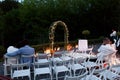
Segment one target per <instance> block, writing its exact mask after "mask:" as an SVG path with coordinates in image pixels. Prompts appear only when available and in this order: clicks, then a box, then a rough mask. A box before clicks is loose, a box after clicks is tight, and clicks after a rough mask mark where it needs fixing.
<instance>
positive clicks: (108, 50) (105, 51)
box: [97, 38, 116, 61]
mask: <svg viewBox="0 0 120 80" xmlns="http://www.w3.org/2000/svg"><path fill="white" fill-rule="evenodd" d="M114 53H116V49H114V48H113V47H111V44H110V39H109V38H104V39H103V43H102V45H101V46H100V47H99V49H98V53H97V57H103V58H104V59H105V61H111V57H112V56H111V55H113V54H114Z"/></svg>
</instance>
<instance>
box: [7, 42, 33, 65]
mask: <svg viewBox="0 0 120 80" xmlns="http://www.w3.org/2000/svg"><path fill="white" fill-rule="evenodd" d="M28 44H29V43H28V40H23V41H21V42H20V43H19V44H18V47H19V49H18V50H17V51H14V52H12V53H11V54H9V53H6V54H5V55H6V56H11V57H13V56H20V57H21V56H22V55H26V56H29V55H34V54H35V49H34V48H32V47H31V46H29V45H28ZM20 59H21V60H20V62H21V63H26V62H28V61H29V62H31V63H32V62H33V58H22V57H21V58H20Z"/></svg>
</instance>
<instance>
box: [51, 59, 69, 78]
mask: <svg viewBox="0 0 120 80" xmlns="http://www.w3.org/2000/svg"><path fill="white" fill-rule="evenodd" d="M64 63H65V62H64V61H53V73H54V74H55V76H56V80H58V78H60V77H59V74H60V73H63V74H64V75H70V70H69V68H68V67H67V66H65V65H64ZM62 77H63V76H62ZM62 77H61V78H62Z"/></svg>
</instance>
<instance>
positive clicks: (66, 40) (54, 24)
mask: <svg viewBox="0 0 120 80" xmlns="http://www.w3.org/2000/svg"><path fill="white" fill-rule="evenodd" d="M57 25H61V26H63V27H64V43H65V45H64V48H65V49H66V46H67V44H68V42H69V41H68V37H69V31H68V28H67V25H66V24H65V23H64V22H63V21H55V22H53V23H52V25H51V26H50V28H49V39H50V48H51V49H52V50H53V48H54V37H55V35H54V33H55V29H56V27H57Z"/></svg>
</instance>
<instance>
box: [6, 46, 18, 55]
mask: <svg viewBox="0 0 120 80" xmlns="http://www.w3.org/2000/svg"><path fill="white" fill-rule="evenodd" d="M17 50H18V48H16V47H14V46H9V47H8V48H7V53H8V54H9V53H13V52H14V51H17Z"/></svg>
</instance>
